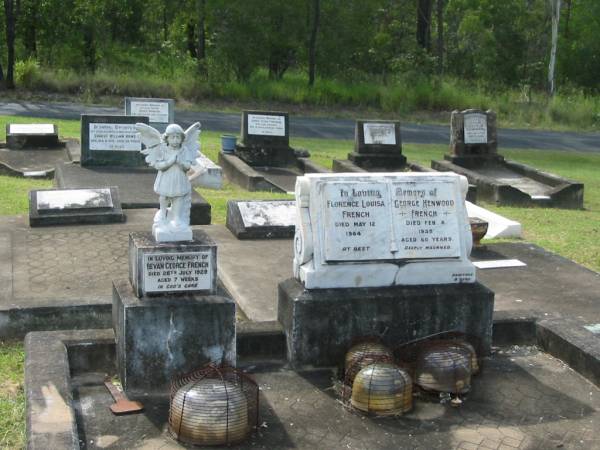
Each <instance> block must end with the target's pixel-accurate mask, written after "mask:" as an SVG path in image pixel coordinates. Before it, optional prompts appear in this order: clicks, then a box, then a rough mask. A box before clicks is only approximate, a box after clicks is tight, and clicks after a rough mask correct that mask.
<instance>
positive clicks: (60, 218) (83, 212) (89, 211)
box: [29, 187, 125, 227]
mask: <svg viewBox="0 0 600 450" xmlns="http://www.w3.org/2000/svg"><path fill="white" fill-rule="evenodd" d="M124 221H125V216H124V214H123V210H122V209H121V202H120V201H119V190H118V188H117V187H107V188H87V189H45V190H41V189H40V190H32V191H30V192H29V224H30V226H32V227H38V226H44V225H68V224H94V223H111V222H124Z"/></svg>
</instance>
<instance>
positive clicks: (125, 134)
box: [89, 123, 142, 151]
mask: <svg viewBox="0 0 600 450" xmlns="http://www.w3.org/2000/svg"><path fill="white" fill-rule="evenodd" d="M89 131H90V138H89V143H90V150H122V151H140V150H141V149H142V141H141V140H140V133H139V132H138V131H137V130H136V129H135V125H134V124H127V123H90V128H89Z"/></svg>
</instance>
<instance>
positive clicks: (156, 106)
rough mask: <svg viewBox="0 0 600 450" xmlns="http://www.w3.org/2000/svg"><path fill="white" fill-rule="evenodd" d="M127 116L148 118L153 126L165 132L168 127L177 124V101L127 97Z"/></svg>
mask: <svg viewBox="0 0 600 450" xmlns="http://www.w3.org/2000/svg"><path fill="white" fill-rule="evenodd" d="M125 115H127V116H143V117H148V120H149V124H150V125H151V126H153V127H154V128H156V129H157V130H159V131H160V132H164V131H165V128H167V125H169V124H170V123H175V100H173V99H170V98H142V97H125Z"/></svg>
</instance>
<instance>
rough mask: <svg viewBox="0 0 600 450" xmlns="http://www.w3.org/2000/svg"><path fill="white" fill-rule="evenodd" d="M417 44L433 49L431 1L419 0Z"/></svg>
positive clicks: (426, 48) (428, 49)
mask: <svg viewBox="0 0 600 450" xmlns="http://www.w3.org/2000/svg"><path fill="white" fill-rule="evenodd" d="M417 1H418V3H417V44H419V46H420V47H421V48H424V49H425V50H427V51H430V50H431V1H432V0H417Z"/></svg>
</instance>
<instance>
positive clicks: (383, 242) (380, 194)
mask: <svg viewBox="0 0 600 450" xmlns="http://www.w3.org/2000/svg"><path fill="white" fill-rule="evenodd" d="M453 193H454V190H453V189H452V183H449V182H427V183H419V184H418V185H416V184H415V183H410V182H393V183H389V184H386V183H352V184H348V183H329V184H326V185H325V186H324V194H325V195H324V198H326V200H325V201H324V205H323V206H324V210H325V224H324V230H323V232H324V241H325V259H326V260H340V261H350V260H358V261H360V260H381V259H403V258H408V259H416V258H447V257H458V256H459V255H460V247H459V244H460V242H459V238H458V220H457V215H456V213H457V205H456V199H455V198H454V195H453Z"/></svg>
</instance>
